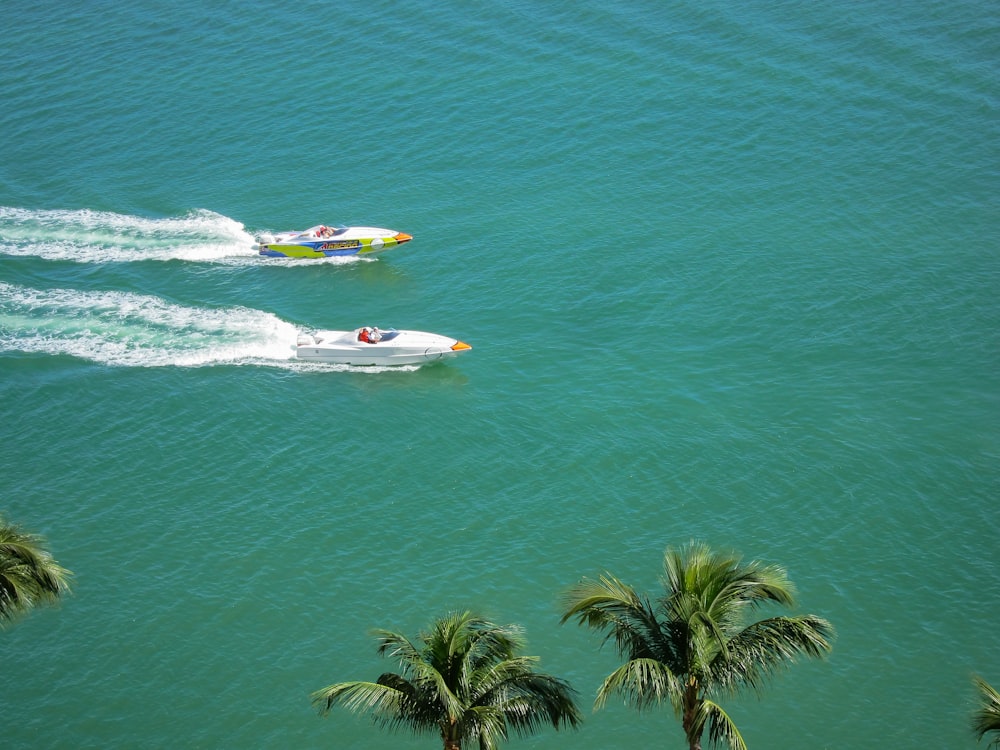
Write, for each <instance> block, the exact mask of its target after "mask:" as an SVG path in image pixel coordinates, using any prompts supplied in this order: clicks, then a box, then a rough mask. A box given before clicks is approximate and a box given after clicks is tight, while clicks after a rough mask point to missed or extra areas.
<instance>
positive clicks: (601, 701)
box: [594, 659, 684, 711]
mask: <svg viewBox="0 0 1000 750" xmlns="http://www.w3.org/2000/svg"><path fill="white" fill-rule="evenodd" d="M614 694H618V695H620V696H622V698H623V699H624V701H625V702H626V703H627V704H628V705H631V706H634V707H635V708H637V709H639V710H640V711H641V710H643V709H645V708H648V707H650V706H655V705H659V704H661V703H663V702H665V701H669V702H670V703H671V704H672V705H673V706H674V707H675V709H676V708H678V707H679V706H680V701H681V699H682V698H683V695H684V684H683V681H682V679H681V678H680V677H679V676H678V675H675V674H674V673H673V672H671V671H670V670H669V669H668V668H667V666H666V665H665V664H664V663H663V662H661V661H659V660H657V659H631V660H629V661H627V662H625V663H624V664H622V665H621V666H620V667H618V669H616V670H615V671H614V672H612V673H611V674H609V675H608V676H607V677H606V678H605V679H604V682H603V683H601V686H600V687H599V688H598V689H597V699H596V700H595V701H594V708H595V709H598V708H602V707H603V706H604V705H605V704H606V703H607V701H608V698H609V697H610V696H612V695H614Z"/></svg>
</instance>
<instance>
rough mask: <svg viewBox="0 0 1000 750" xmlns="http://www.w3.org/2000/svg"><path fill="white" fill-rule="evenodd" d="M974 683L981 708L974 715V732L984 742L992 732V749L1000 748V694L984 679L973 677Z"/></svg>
mask: <svg viewBox="0 0 1000 750" xmlns="http://www.w3.org/2000/svg"><path fill="white" fill-rule="evenodd" d="M972 682H973V683H974V684H975V686H976V689H977V690H979V699H980V704H979V708H978V709H977V710H976V712H975V713H974V714H973V715H972V730H973V731H974V732H975V733H976V739H977V740H982V739H983V737H985V736H986V735H987V734H989V733H990V732H992V733H993V735H994V736H993V739H992V740H991V741H990V747H1000V693H997V691H996V690H994V689H993V687H991V686H990V684H989V683H988V682H986V680H984V679H983V678H982V677H975V676H974V677H973V678H972Z"/></svg>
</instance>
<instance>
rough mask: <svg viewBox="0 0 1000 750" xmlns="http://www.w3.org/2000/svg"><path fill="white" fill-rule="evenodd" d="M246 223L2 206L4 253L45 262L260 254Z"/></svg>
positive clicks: (209, 215) (208, 215)
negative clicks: (254, 248) (254, 245)
mask: <svg viewBox="0 0 1000 750" xmlns="http://www.w3.org/2000/svg"><path fill="white" fill-rule="evenodd" d="M253 241H254V240H253V237H252V236H251V235H250V234H249V233H248V232H247V231H246V230H245V229H244V228H243V225H242V224H240V223H239V222H237V221H234V220H233V219H230V218H228V217H226V216H222V215H220V214H217V213H214V212H212V211H206V210H198V211H192V212H190V213H189V214H187V215H185V216H181V217H167V218H158V219H155V218H146V217H141V216H129V215H126V214H117V213H112V212H108V211H91V210H88V209H83V210H75V211H63V210H28V209H23V208H16V207H6V206H0V253H2V254H4V255H11V256H23V257H35V258H43V259H45V260H70V261H77V262H80V263H111V262H129V261H139V260H160V261H166V260H189V261H227V260H232V259H239V258H247V257H256V256H257V253H256V252H255V251H254V250H253Z"/></svg>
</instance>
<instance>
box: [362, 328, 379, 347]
mask: <svg viewBox="0 0 1000 750" xmlns="http://www.w3.org/2000/svg"><path fill="white" fill-rule="evenodd" d="M381 340H382V332H381V331H380V330H379V329H378V328H369V327H368V326H365V327H364V328H362V329H361V330H360V331H358V341H362V342H364V343H366V344H377V343H378V342H379V341H381Z"/></svg>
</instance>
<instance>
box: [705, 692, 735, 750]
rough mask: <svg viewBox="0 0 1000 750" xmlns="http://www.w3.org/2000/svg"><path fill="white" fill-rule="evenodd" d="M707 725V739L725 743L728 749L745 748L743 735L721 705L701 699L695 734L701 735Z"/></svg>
mask: <svg viewBox="0 0 1000 750" xmlns="http://www.w3.org/2000/svg"><path fill="white" fill-rule="evenodd" d="M706 724H707V725H708V739H709V741H710V742H714V743H716V744H720V743H723V742H724V743H725V744H727V745H728V746H729V748H730V750H747V744H746V742H744V740H743V735H741V734H740V730H739V729H737V728H736V724H735V723H734V722H733V720H732V719H731V718H729V714H727V713H726V712H725V711H724V710H723V708H722V706H720V705H719V704H718V703H715V702H714V701H711V700H707V699H706V700H703V701H702V702H701V705H700V706H699V707H698V711H697V714H696V718H695V722H694V727H697V732H698V734H697V736H698V737H701V735H702V732H703V731H704V730H705V725H706Z"/></svg>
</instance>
